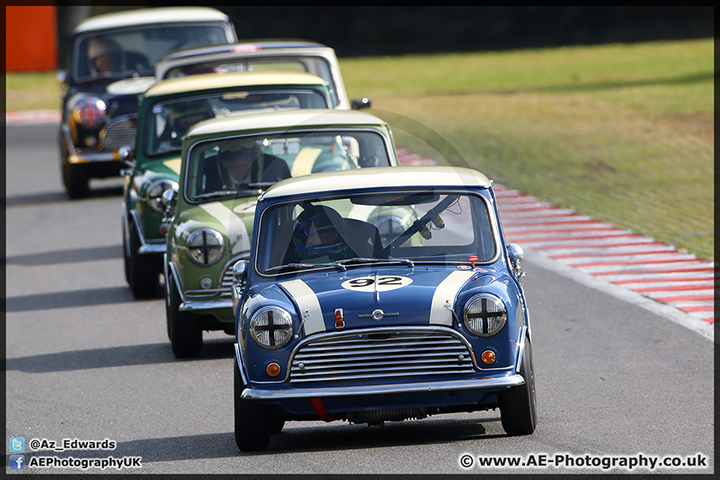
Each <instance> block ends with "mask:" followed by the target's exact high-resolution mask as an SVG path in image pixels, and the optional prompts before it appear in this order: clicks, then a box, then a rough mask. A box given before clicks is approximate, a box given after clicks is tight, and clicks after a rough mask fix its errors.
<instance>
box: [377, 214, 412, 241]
mask: <svg viewBox="0 0 720 480" xmlns="http://www.w3.org/2000/svg"><path fill="white" fill-rule="evenodd" d="M375 226H376V227H377V229H378V232H379V233H380V239H381V240H382V243H383V245H387V244H388V243H390V242H392V241H393V240H395V239H396V238H397V237H398V236H399V235H400V234H401V233H402V232H404V231H405V230H407V227H408V226H407V225H406V224H405V222H403V220H402V219H401V218H400V217H396V216H394V215H389V216H387V217H382V218H380V219H379V220H378V221H377V223H375Z"/></svg>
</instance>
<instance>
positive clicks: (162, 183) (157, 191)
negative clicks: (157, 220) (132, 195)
mask: <svg viewBox="0 0 720 480" xmlns="http://www.w3.org/2000/svg"><path fill="white" fill-rule="evenodd" d="M177 189H178V184H177V182H173V181H172V180H167V179H162V180H156V181H154V182H153V183H152V184H150V187H149V188H148V190H147V195H146V199H147V203H148V206H149V207H150V208H152V209H153V210H155V211H156V212H158V213H163V212H164V211H165V205H163V201H162V195H163V193H165V191H166V190H177Z"/></svg>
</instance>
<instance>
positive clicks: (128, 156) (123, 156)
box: [118, 145, 135, 167]
mask: <svg viewBox="0 0 720 480" xmlns="http://www.w3.org/2000/svg"><path fill="white" fill-rule="evenodd" d="M118 158H119V159H120V161H121V162H123V163H124V164H125V165H127V166H128V167H133V166H135V162H134V161H133V160H134V159H135V147H133V146H131V145H123V146H122V147H120V148H119V149H118Z"/></svg>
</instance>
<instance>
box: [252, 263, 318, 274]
mask: <svg viewBox="0 0 720 480" xmlns="http://www.w3.org/2000/svg"><path fill="white" fill-rule="evenodd" d="M324 266H325V264H322V263H319V264H318V263H287V264H285V265H277V266H275V267H270V268H266V269H265V273H269V272H279V271H281V270H302V269H305V268H317V267H324Z"/></svg>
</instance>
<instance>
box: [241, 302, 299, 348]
mask: <svg viewBox="0 0 720 480" xmlns="http://www.w3.org/2000/svg"><path fill="white" fill-rule="evenodd" d="M292 333H293V326H292V317H291V316H290V314H289V313H288V312H287V311H286V310H283V309H282V308H280V307H263V308H261V309H260V310H258V311H257V312H255V315H253V316H252V318H251V319H250V336H251V337H252V338H253V339H254V340H255V341H256V342H257V343H258V344H259V345H261V346H263V347H265V348H278V347H282V346H283V345H285V344H286V343H287V341H288V340H290V337H291V336H292Z"/></svg>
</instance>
